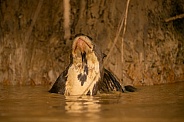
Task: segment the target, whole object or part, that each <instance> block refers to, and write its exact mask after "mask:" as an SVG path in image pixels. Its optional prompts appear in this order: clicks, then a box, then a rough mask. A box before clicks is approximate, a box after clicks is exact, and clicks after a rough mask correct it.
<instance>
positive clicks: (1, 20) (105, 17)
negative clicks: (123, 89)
mask: <svg viewBox="0 0 184 122" xmlns="http://www.w3.org/2000/svg"><path fill="white" fill-rule="evenodd" d="M126 2H127V1H126V0H115V1H113V0H81V1H78V0H72V1H70V5H71V15H70V18H71V20H70V22H71V23H70V27H71V28H70V31H71V39H72V37H73V36H74V35H75V34H77V33H84V34H87V35H89V36H91V37H92V38H93V40H94V41H95V42H96V43H97V44H98V45H99V46H100V47H101V49H102V51H103V52H104V53H106V54H108V52H109V50H110V49H111V48H112V45H113V43H114V39H115V37H116V36H117V35H116V34H117V30H118V29H119V23H120V21H121V20H122V17H124V15H125V10H126ZM63 11H64V8H63V1H61V0H52V1H50V0H0V30H1V31H0V83H2V84H25V85H38V84H51V83H52V82H54V81H55V79H56V78H57V76H58V75H59V74H60V73H61V72H62V71H63V70H64V69H65V67H66V66H67V65H68V63H69V53H70V48H69V47H70V46H69V45H70V44H71V41H70V40H68V41H69V45H67V44H66V40H65V39H64V28H63V21H64V17H63ZM183 13H184V2H183V1H182V0H142V1H139V0H130V3H129V9H128V14H127V24H126V26H125V27H126V31H125V35H124V36H123V31H121V32H120V35H119V36H118V38H117V39H118V40H117V43H116V45H115V47H114V48H113V51H112V53H111V54H110V58H109V59H108V63H106V64H105V67H107V68H108V69H110V70H111V71H113V73H114V74H115V75H116V76H117V77H118V79H120V80H121V82H122V83H123V84H133V85H153V84H161V83H172V82H176V81H184V48H183V47H184V46H183V45H184V35H183V33H184V29H183V28H184V18H181V19H176V20H172V21H169V22H165V19H168V18H170V17H173V16H176V15H180V14H183ZM122 39H123V47H122Z"/></svg>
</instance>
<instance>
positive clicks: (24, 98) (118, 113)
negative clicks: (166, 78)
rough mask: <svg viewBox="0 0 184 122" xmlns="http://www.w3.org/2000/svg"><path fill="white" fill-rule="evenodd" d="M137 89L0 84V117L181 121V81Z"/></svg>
mask: <svg viewBox="0 0 184 122" xmlns="http://www.w3.org/2000/svg"><path fill="white" fill-rule="evenodd" d="M138 89H139V90H138V91H137V92H134V93H121V94H119V93H116V94H108V95H105V94H103V95H97V96H94V97H91V96H83V97H78V96H67V97H65V96H63V95H59V94H50V93H48V92H47V91H48V87H45V86H34V87H33V86H0V121H1V122H21V121H26V122H27V121H31V122H33V121H35V122H64V121H75V122H81V121H83V122H90V121H91V122H94V121H95V122H103V121H105V122H112V121H114V122H117V121H124V122H148V121H149V122H160V121H161V122H184V82H180V83H175V84H167V85H156V86H144V87H138Z"/></svg>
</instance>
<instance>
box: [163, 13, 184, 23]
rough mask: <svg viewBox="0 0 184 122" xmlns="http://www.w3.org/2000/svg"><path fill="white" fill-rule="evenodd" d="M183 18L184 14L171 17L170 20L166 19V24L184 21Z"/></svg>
mask: <svg viewBox="0 0 184 122" xmlns="http://www.w3.org/2000/svg"><path fill="white" fill-rule="evenodd" d="M182 18H184V14H179V15H176V16H174V17H170V18H167V19H165V22H170V21H173V20H177V19H182Z"/></svg>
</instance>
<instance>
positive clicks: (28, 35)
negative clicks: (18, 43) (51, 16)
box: [24, 0, 43, 44]
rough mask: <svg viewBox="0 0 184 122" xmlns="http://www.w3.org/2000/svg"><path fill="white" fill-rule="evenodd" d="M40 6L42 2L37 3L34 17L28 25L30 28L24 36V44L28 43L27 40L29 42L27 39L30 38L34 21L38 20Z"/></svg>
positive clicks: (41, 0)
mask: <svg viewBox="0 0 184 122" xmlns="http://www.w3.org/2000/svg"><path fill="white" fill-rule="evenodd" d="M42 4H43V0H40V1H39V3H38V6H37V8H36V11H35V14H34V16H33V18H32V22H31V25H30V27H29V29H28V31H27V33H26V35H25V42H28V40H29V37H30V35H31V33H32V30H33V26H34V25H35V22H36V19H37V18H38V14H39V12H40V9H41V7H42ZM24 44H26V43H24Z"/></svg>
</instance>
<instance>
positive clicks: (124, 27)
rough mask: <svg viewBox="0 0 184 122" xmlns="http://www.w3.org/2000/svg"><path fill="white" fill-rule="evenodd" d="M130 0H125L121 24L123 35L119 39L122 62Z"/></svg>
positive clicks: (122, 59)
mask: <svg viewBox="0 0 184 122" xmlns="http://www.w3.org/2000/svg"><path fill="white" fill-rule="evenodd" d="M129 3H130V0H127V5H126V10H125V19H124V26H123V35H122V40H121V61H122V63H123V62H124V58H123V57H124V52H123V50H124V38H125V32H126V25H127V16H128V8H129Z"/></svg>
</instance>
